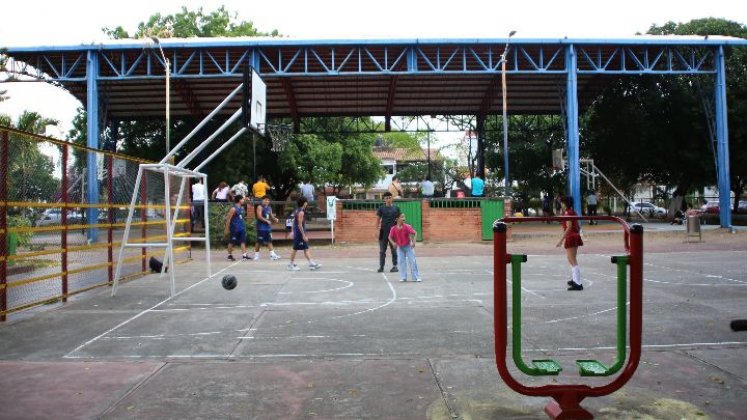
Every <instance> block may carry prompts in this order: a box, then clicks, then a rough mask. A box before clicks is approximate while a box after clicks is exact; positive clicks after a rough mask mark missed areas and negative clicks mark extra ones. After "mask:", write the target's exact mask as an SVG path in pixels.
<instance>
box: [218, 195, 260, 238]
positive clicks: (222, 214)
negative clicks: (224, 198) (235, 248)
mask: <svg viewBox="0 0 747 420" xmlns="http://www.w3.org/2000/svg"><path fill="white" fill-rule="evenodd" d="M231 206H233V203H208V212H209V216H208V220H209V222H208V223H210V246H213V247H219V246H220V247H225V246H226V245H227V244H228V237H227V236H226V234H225V231H224V229H225V227H226V215H227V214H228V210H230V209H231ZM245 220H246V219H245ZM244 225H245V227H246V240H247V246H248V245H250V244H253V243H254V242H255V241H256V240H257V230H256V229H255V225H254V219H252V221H251V222H246V221H244Z"/></svg>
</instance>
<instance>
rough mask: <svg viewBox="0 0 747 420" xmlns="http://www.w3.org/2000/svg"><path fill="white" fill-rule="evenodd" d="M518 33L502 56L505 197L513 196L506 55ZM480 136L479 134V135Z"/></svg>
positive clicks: (513, 32)
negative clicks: (509, 149) (509, 162)
mask: <svg viewBox="0 0 747 420" xmlns="http://www.w3.org/2000/svg"><path fill="white" fill-rule="evenodd" d="M514 34H516V31H511V32H510V33H509V34H508V39H507V40H506V47H505V48H504V49H503V54H501V91H502V94H503V95H502V96H503V186H504V188H505V195H507V196H508V195H511V184H510V182H511V178H510V177H509V176H508V121H507V114H508V112H507V110H506V102H507V101H506V54H507V53H508V43H509V41H510V40H511V37H512V36H514ZM478 135H479V134H478Z"/></svg>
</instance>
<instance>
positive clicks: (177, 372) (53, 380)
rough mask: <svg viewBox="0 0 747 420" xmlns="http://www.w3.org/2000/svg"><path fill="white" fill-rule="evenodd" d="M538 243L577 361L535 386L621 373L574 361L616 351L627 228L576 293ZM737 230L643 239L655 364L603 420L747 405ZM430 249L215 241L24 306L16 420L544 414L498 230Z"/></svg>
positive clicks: (533, 267)
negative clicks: (503, 335)
mask: <svg viewBox="0 0 747 420" xmlns="http://www.w3.org/2000/svg"><path fill="white" fill-rule="evenodd" d="M556 229H557V227H556ZM537 238H539V239H534V240H533V241H534V242H532V240H528V241H527V240H525V239H522V240H516V241H515V243H514V242H512V243H509V252H516V250H520V252H527V253H528V254H529V261H528V262H527V263H526V264H525V265H524V267H523V274H524V275H523V288H524V293H523V295H522V301H523V317H524V319H523V346H524V354H525V358H526V359H530V358H545V357H551V358H553V359H555V360H558V361H559V362H560V363H561V364H562V365H563V368H564V370H563V372H562V373H561V375H560V376H558V377H535V378H532V377H527V376H523V375H522V374H520V373H519V372H518V371H517V370H516V369H512V372H514V374H515V376H516V377H517V378H519V379H520V380H523V381H526V383H528V384H532V385H537V384H542V383H587V384H592V385H600V384H603V383H606V382H607V381H609V380H610V379H609V378H595V379H588V378H581V377H579V376H578V374H577V372H575V369H574V367H573V366H574V360H576V359H584V358H596V359H599V360H601V361H604V362H610V361H611V360H613V359H614V348H615V332H614V325H615V323H614V320H615V318H614V316H615V312H614V308H615V282H614V274H615V271H614V266H613V265H612V264H611V263H610V256H611V255H618V254H620V253H621V251H622V249H621V248H622V246H621V242H619V241H618V240H617V239H613V240H610V239H605V238H603V237H602V236H601V235H600V236H599V237H594V236H593V235H592V234H590V235H589V236H588V240H587V246H586V247H584V248H582V250H581V253H580V256H579V261H580V264H581V266H582V270H583V271H582V275H583V278H584V282H585V286H586V289H585V290H584V291H583V292H568V291H566V290H565V281H566V279H567V277H568V275H567V272H568V268H567V263H566V262H565V257H564V254H563V252H562V250H560V249H557V248H554V247H552V246H547V239H546V238H544V239H543V238H542V237H541V235H538V236H537ZM726 239H727V240H726V241H724V242H719V241H718V238H717V237H716V236H715V234H714V235H713V236H708V235H706V241H705V242H704V243H701V244H682V241H681V240H680V237H679V236H677V237H675V238H673V239H672V238H670V239H666V238H664V239H656V240H654V239H653V235H649V236H647V237H646V238H645V240H644V241H645V242H644V244H645V245H644V246H645V247H646V249H647V253H646V256H645V267H644V277H645V283H644V336H643V343H644V348H643V356H642V361H641V364H640V366H639V368H638V370H637V372H636V374H635V376H634V377H633V379H632V380H631V381H630V382H629V383H628V384H627V385H626V386H625V387H624V388H623V389H622V390H620V391H618V392H617V393H615V394H612V395H610V396H607V397H601V398H589V399H586V400H584V401H583V403H582V405H583V406H584V407H585V408H587V409H589V410H590V411H591V412H592V413H593V414H594V415H595V416H596V418H609V419H617V418H651V419H670V418H671V419H680V418H688V419H690V418H698V419H702V418H712V419H740V418H741V419H743V418H746V417H747V414H745V413H747V400H746V399H745V397H746V396H747V363H745V360H747V332H732V331H730V330H729V326H728V324H729V321H730V320H732V319H735V318H747V305H745V302H746V301H747V272H746V271H747V270H745V268H744V261H745V258H747V236H745V233H744V232H738V234H737V235H736V236H731V237H729V236H728V235H727V236H726ZM537 242H539V245H537ZM512 247H513V250H512ZM523 247H525V248H526V250H525V251H521V249H522V248H523ZM416 251H417V252H418V265H419V267H420V271H421V275H422V277H423V282H422V283H413V282H407V283H401V282H400V281H399V277H398V274H397V273H390V272H388V270H387V272H385V273H383V274H382V273H376V272H375V269H376V266H377V264H376V257H375V254H376V249H375V247H370V246H369V247H352V246H348V247H337V248H332V247H328V246H317V247H316V248H315V249H313V251H312V252H314V254H315V257H316V259H317V260H318V261H320V262H321V263H322V264H323V265H324V267H323V268H322V269H321V270H319V271H309V270H308V269H307V268H306V267H305V266H304V267H303V270H302V271H300V272H288V271H286V270H285V265H286V264H287V261H288V259H287V257H288V250H287V249H281V254H282V255H283V257H284V258H283V259H282V260H280V261H269V260H268V259H267V258H266V257H267V253H266V252H264V253H263V257H265V259H263V260H260V261H258V262H241V261H239V262H228V261H224V260H222V258H223V257H224V255H223V252H215V253H214V255H213V261H214V275H213V277H211V278H206V276H205V269H204V263H203V262H201V261H202V260H201V258H202V256H201V255H195V261H193V262H191V263H188V264H185V265H180V266H178V267H177V268H176V269H177V271H176V273H177V274H178V280H177V291H178V293H177V295H176V296H174V297H171V298H170V297H169V296H168V290H169V288H168V281H167V278H158V276H156V275H151V276H147V277H145V278H142V279H138V280H135V281H131V282H128V283H126V284H124V285H122V286H121V287H120V289H119V290H118V293H117V295H116V296H115V297H110V295H109V293H110V289H101V290H99V291H97V292H94V293H91V294H89V295H87V296H82V297H80V298H76V299H74V300H73V301H71V302H69V303H68V304H66V305H65V306H62V307H58V308H54V309H51V310H45V311H36V312H34V313H32V314H28V315H25V316H22V317H18V318H11V320H10V321H9V322H6V323H4V324H0V407H2V410H0V418H1V419H39V418H42V419H66V418H143V419H150V418H211V419H213V418H251V419H278V418H288V419H332V418H335V419H359V418H368V419H421V418H430V419H504V418H522V419H534V418H536V419H542V418H547V417H546V415H545V414H544V412H543V407H544V406H545V404H546V403H547V402H548V399H547V398H544V397H524V396H522V395H519V394H517V393H515V392H514V391H512V390H510V389H509V388H508V387H507V386H506V385H505V384H504V383H503V382H502V380H501V379H500V377H499V375H498V373H497V371H496V361H495V353H494V349H493V330H492V328H493V283H492V272H493V269H492V247H491V246H490V244H418V247H417V248H416ZM387 268H388V267H387ZM226 273H230V274H234V275H236V276H237V277H238V279H239V285H238V287H237V288H236V289H234V290H232V291H226V290H223V289H222V288H221V287H220V285H219V282H220V278H221V276H223V275H224V274H226ZM509 333H510V326H509ZM509 365H511V361H510V360H509Z"/></svg>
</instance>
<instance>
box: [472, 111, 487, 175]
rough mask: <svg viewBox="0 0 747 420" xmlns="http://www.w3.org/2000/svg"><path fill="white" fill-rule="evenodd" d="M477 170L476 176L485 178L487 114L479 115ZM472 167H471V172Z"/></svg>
mask: <svg viewBox="0 0 747 420" xmlns="http://www.w3.org/2000/svg"><path fill="white" fill-rule="evenodd" d="M476 128H477V170H476V171H475V174H474V176H479V177H480V178H482V179H483V180H484V179H485V116H483V115H478V116H477V127H476ZM471 169H472V168H470V172H472V171H471Z"/></svg>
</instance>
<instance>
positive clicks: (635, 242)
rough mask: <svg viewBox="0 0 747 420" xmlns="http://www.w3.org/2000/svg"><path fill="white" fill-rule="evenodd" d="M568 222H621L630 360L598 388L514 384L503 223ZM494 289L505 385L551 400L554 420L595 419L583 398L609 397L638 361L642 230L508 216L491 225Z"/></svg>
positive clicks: (497, 351)
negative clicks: (611, 224) (626, 266)
mask: <svg viewBox="0 0 747 420" xmlns="http://www.w3.org/2000/svg"><path fill="white" fill-rule="evenodd" d="M571 220H611V221H615V222H618V223H620V224H621V225H622V226H623V228H624V230H625V238H624V242H625V248H626V250H628V252H629V257H630V308H629V315H628V316H629V321H630V330H629V342H630V357H629V358H628V363H627V365H626V366H625V368H624V369H623V371H622V373H621V374H620V375H619V376H617V377H616V378H615V379H614V380H613V381H612V382H610V383H608V384H606V385H604V386H598V387H592V386H588V385H582V384H558V385H542V386H536V387H530V386H526V385H524V384H522V383H520V382H519V381H517V380H516V379H515V378H514V377H513V375H511V372H509V370H508V366H507V365H506V353H507V346H508V338H507V329H508V328H507V326H508V315H507V302H508V292H507V285H506V265H507V264H508V263H509V262H510V260H511V255H510V254H508V253H507V252H506V233H507V231H508V225H507V224H506V223H525V222H545V221H571ZM493 246H494V255H493V266H494V276H493V287H494V296H493V299H494V302H493V303H494V305H495V320H494V334H495V356H496V365H497V367H498V373H499V374H500V375H501V378H502V379H503V381H504V382H506V385H508V386H509V387H510V388H511V389H513V390H514V391H516V392H518V393H520V394H523V395H528V396H536V397H539V396H547V397H551V398H552V399H553V400H551V401H550V402H549V403H548V404H547V406H545V413H547V415H548V416H550V417H551V418H553V419H591V418H594V416H593V415H592V414H591V413H590V412H589V411H587V410H586V409H584V408H583V407H581V405H580V403H581V401H582V400H583V399H584V398H586V397H600V396H604V395H609V394H611V393H613V392H615V391H617V390H618V389H620V388H622V386H623V385H625V383H627V382H628V381H629V380H630V378H631V377H632V376H633V374H634V373H635V371H636V369H637V368H638V363H639V362H640V359H641V335H642V329H643V328H642V327H643V227H642V226H641V225H637V224H636V225H633V226H630V227H629V226H628V224H627V223H625V221H624V220H622V219H620V218H618V217H612V216H563V217H507V218H503V219H501V220H498V221H497V222H496V223H495V224H494V225H493Z"/></svg>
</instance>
